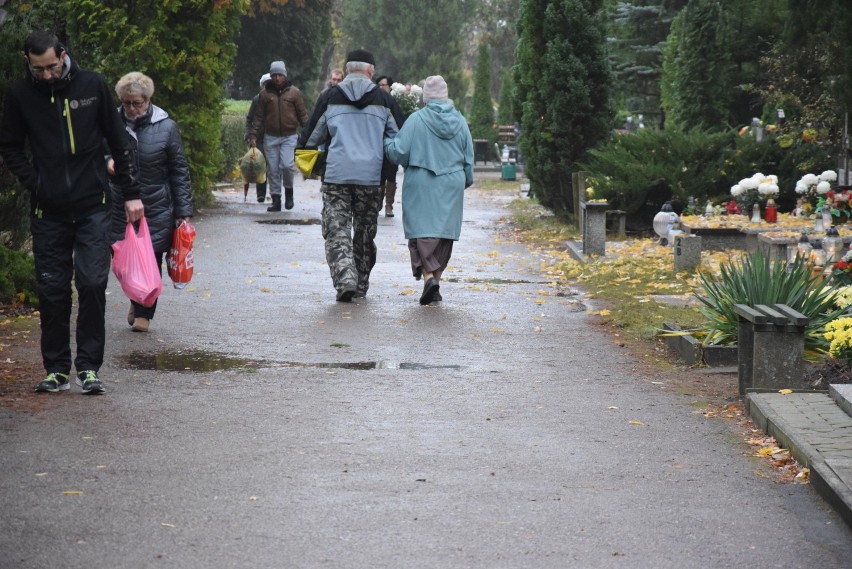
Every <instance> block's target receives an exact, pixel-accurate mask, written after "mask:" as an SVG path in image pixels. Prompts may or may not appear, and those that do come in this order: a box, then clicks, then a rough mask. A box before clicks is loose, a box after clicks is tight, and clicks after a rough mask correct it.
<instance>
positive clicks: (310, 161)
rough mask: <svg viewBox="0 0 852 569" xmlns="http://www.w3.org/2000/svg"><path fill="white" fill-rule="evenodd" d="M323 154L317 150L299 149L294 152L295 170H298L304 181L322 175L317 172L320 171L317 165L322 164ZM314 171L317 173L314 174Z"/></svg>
mask: <svg viewBox="0 0 852 569" xmlns="http://www.w3.org/2000/svg"><path fill="white" fill-rule="evenodd" d="M323 154H324V153H323V152H322V151H321V150H317V149H307V148H299V149H297V150H296V168H298V169H299V172H301V173H302V175H303V176H304V177H305V179H307V178H310V177H311V176H316V175H321V174H322V172H321V171H319V170H320V169H319V168H317V163H321V162H323V160H322V158H324V156H323ZM314 169H317V171H316V172H314Z"/></svg>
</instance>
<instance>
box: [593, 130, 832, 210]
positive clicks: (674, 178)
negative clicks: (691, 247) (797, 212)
mask: <svg viewBox="0 0 852 569" xmlns="http://www.w3.org/2000/svg"><path fill="white" fill-rule="evenodd" d="M780 141H781V139H779V138H777V137H775V136H767V137H766V138H765V139H764V140H763V141H761V142H756V141H755V140H754V139H753V138H752V137H750V136H737V135H736V133H734V132H731V131H718V130H713V131H711V130H704V129H700V128H697V127H696V128H693V129H691V130H688V131H681V130H677V129H672V130H665V131H654V130H651V129H644V130H639V131H637V132H635V133H634V134H630V135H620V136H616V137H615V138H613V139H612V140H610V141H609V142H607V143H606V144H603V145H600V146H598V147H597V148H595V149H593V150H592V151H591V152H590V153H589V158H588V160H586V161H584V162H583V163H582V164H581V165H580V167H581V169H583V170H586V171H588V172H590V176H589V178H588V181H589V184H590V185H591V186H592V187H593V188H594V190H595V197H596V198H603V199H607V200H608V201H609V202H610V204H611V206H612V208H613V209H620V210H623V211H625V212H627V214H628V219H630V220H631V223H632V224H633V225H639V226H649V225H650V221H651V219H652V218H653V216H654V215H655V214H656V213H657V212H658V211H659V210H660V206H662V204H663V203H664V202H666V201H673V202H675V205H676V206H677V205H678V203H680V204H681V205H683V204H686V203H687V202H688V199H689V197H690V196H693V197H694V198H696V200H698V203H699V204H704V203H706V201H707V200H711V201H713V203H720V202H723V201H727V200H729V199H731V194H730V188H731V186H733V185H734V184H736V183H737V182H738V181H739V180H741V179H743V178H747V177H750V176H752V175H753V174H754V173H756V172H763V173H764V174H775V175H776V176H778V184H779V187H780V188H781V192H780V194H779V197H778V198H777V200H776V201H777V202H778V204H779V206H780V207H781V209H782V210H783V211H790V210H792V209H793V207H794V206H795V202H796V195H795V191H794V188H795V184H796V181H798V180H799V178H801V177H802V176H803V175H804V174H806V173H808V172H813V173H820V172H822V171H824V170H827V169H830V168H831V167H832V164H833V154H832V153H831V151H830V150H829V149H828V148H827V147H826V146H824V145H820V144H814V143H807V142H803V141H802V140H797V141H796V142H794V143H792V144H791V145H789V146H787V145H786V144H780V143H779V142H780ZM631 218H632V219H631Z"/></svg>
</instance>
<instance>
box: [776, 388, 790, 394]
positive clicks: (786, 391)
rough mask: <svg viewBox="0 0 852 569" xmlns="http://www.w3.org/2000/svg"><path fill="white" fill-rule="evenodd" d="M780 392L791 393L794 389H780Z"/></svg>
mask: <svg viewBox="0 0 852 569" xmlns="http://www.w3.org/2000/svg"><path fill="white" fill-rule="evenodd" d="M778 393H780V394H781V395H790V394H791V393H793V390H792V389H779V390H778Z"/></svg>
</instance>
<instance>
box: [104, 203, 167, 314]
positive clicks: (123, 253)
mask: <svg viewBox="0 0 852 569" xmlns="http://www.w3.org/2000/svg"><path fill="white" fill-rule="evenodd" d="M112 250H113V251H114V252H115V255H114V256H113V259H112V272H113V273H115V277H116V278H117V279H118V282H119V283H120V284H121V289H122V290H123V291H124V294H126V295H127V298H129V299H130V300H133V301H135V302H138V303H139V304H141V305H142V306H153V305H154V302H155V301H156V300H157V297H158V296H160V293H161V292H162V291H163V278H162V277H161V276H160V268H159V267H158V266H157V258H156V257H155V256H154V246H153V245H152V244H151V233H150V232H149V231H148V222H147V221H145V218H144V217H143V218H142V219H140V220H139V233H136V232H135V231H134V230H133V224H132V223H128V224H127V227H126V228H125V230H124V239H122V240H121V241H117V242H116V243H113V244H112Z"/></svg>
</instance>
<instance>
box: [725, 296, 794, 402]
mask: <svg viewBox="0 0 852 569" xmlns="http://www.w3.org/2000/svg"><path fill="white" fill-rule="evenodd" d="M734 311H735V312H736V314H737V346H738V350H737V368H738V369H737V371H738V376H739V389H740V395H745V393H746V391H747V390H749V389H759V390H779V389H788V388H789V389H801V388H803V387H805V385H804V384H805V381H804V380H805V360H804V355H805V327H806V326H807V325H808V320H809V319H808V317H807V316H805V315H804V314H802V313H801V312H798V311H796V310H794V309H792V308H790V307H789V306H787V305H786V304H773V305H772V306H767V305H764V304H757V305H755V306H748V305H746V304H735V305H734Z"/></svg>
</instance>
